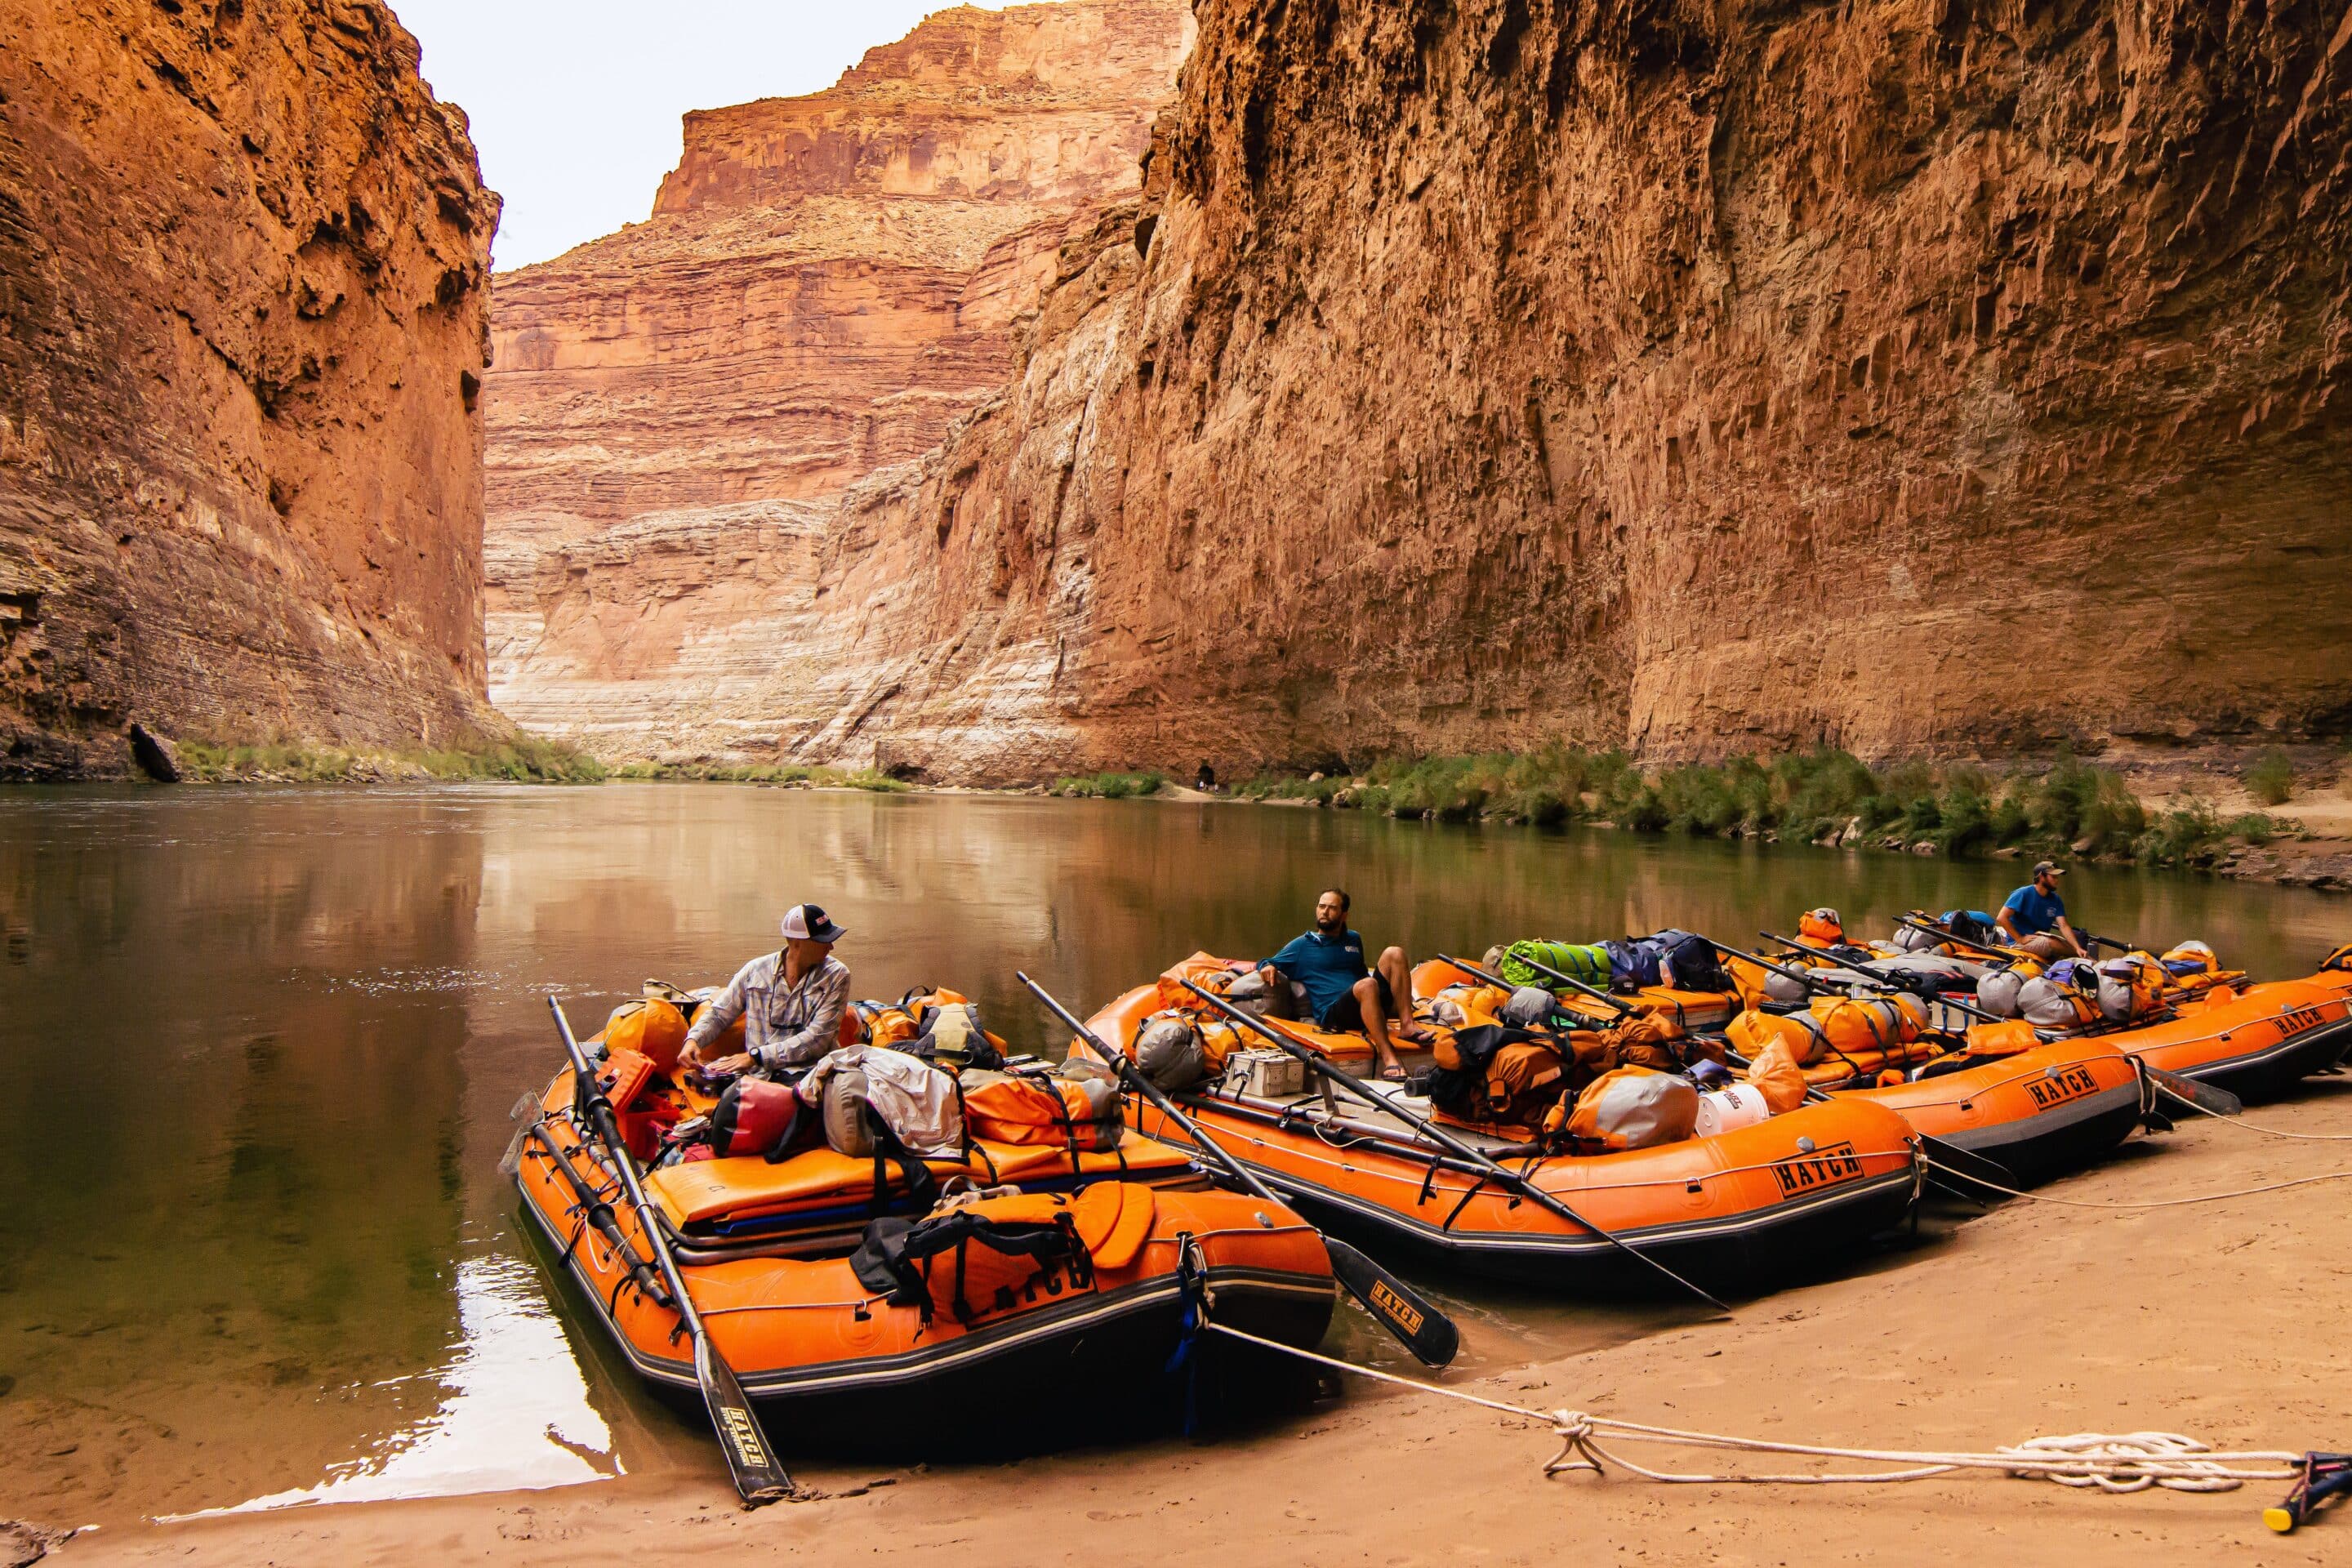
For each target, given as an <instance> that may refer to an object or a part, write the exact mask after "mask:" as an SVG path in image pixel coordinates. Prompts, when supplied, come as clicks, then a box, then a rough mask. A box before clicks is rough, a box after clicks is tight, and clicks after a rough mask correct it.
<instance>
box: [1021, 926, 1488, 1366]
mask: <svg viewBox="0 0 2352 1568" xmlns="http://www.w3.org/2000/svg"><path fill="white" fill-rule="evenodd" d="M1013 974H1014V978H1016V979H1018V980H1019V981H1020V982H1021V984H1024V985H1025V986H1027V987H1028V988H1029V994H1031V995H1033V996H1034V997H1036V998H1037V1000H1038V1001H1040V1002H1042V1003H1044V1004H1045V1010H1046V1011H1047V1012H1049V1013H1051V1014H1053V1015H1054V1016H1055V1017H1056V1018H1059V1019H1060V1020H1061V1021H1062V1023H1063V1024H1064V1026H1066V1027H1067V1028H1068V1029H1069V1030H1070V1031H1071V1032H1072V1033H1073V1034H1075V1035H1076V1036H1077V1037H1078V1038H1080V1039H1082V1040H1084V1041H1085V1042H1086V1043H1087V1045H1088V1046H1089V1047H1092V1048H1093V1050H1094V1053H1095V1055H1097V1056H1098V1057H1100V1058H1102V1060H1103V1065H1104V1066H1106V1067H1108V1068H1110V1069H1111V1070H1112V1071H1113V1072H1115V1073H1117V1074H1118V1079H1119V1081H1120V1082H1121V1083H1123V1084H1125V1085H1126V1086H1127V1087H1128V1088H1129V1089H1133V1090H1134V1091H1135V1092H1136V1093H1138V1094H1139V1095H1141V1096H1142V1097H1143V1098H1144V1099H1146V1100H1150V1101H1151V1103H1152V1104H1153V1105H1155V1106H1157V1107H1158V1108H1159V1110H1160V1115H1162V1116H1165V1117H1166V1118H1168V1120H1169V1121H1173V1122H1174V1123H1175V1124H1176V1125H1177V1126H1179V1127H1181V1128H1182V1129H1183V1130H1184V1136H1185V1137H1187V1138H1189V1139H1191V1140H1192V1146H1193V1147H1194V1148H1196V1149H1199V1150H1200V1151H1201V1152H1202V1153H1205V1154H1207V1155H1208V1156H1209V1157H1210V1158H1211V1159H1213V1160H1214V1161H1216V1163H1218V1164H1219V1165H1222V1166H1223V1167H1224V1171H1225V1173H1226V1174H1227V1175H1229V1176H1231V1177H1232V1178H1233V1179H1234V1181H1236V1182H1238V1183H1240V1184H1242V1185H1243V1186H1244V1187H1246V1188H1248V1189H1249V1190H1250V1191H1251V1192H1252V1193H1254V1194H1256V1195H1257V1196H1258V1197H1260V1198H1263V1199H1264V1200H1265V1201H1266V1202H1267V1203H1270V1204H1279V1203H1281V1202H1282V1200H1281V1199H1280V1198H1279V1197H1276V1195H1275V1194H1274V1191H1273V1189H1271V1188H1269V1187H1268V1186H1267V1185H1266V1184H1265V1183H1264V1182H1262V1181H1260V1180H1259V1179H1258V1178H1257V1176H1256V1174H1255V1173H1253V1172H1252V1171H1251V1170H1250V1169H1249V1167H1247V1166H1246V1165H1244V1164H1243V1163H1241V1162H1240V1161H1238V1160H1236V1159H1234V1157H1233V1156H1232V1155H1231V1154H1228V1153H1226V1152H1225V1151H1224V1149H1223V1146H1222V1145H1220V1144H1219V1143H1218V1142H1217V1141H1216V1140H1215V1139H1213V1138H1212V1137H1210V1136H1209V1135H1208V1133H1206V1132H1205V1131H1202V1129H1201V1126H1200V1124H1199V1123H1198V1122H1196V1121H1193V1120H1192V1118H1191V1117H1189V1116H1187V1115H1185V1114H1184V1113H1183V1112H1182V1111H1181V1110H1178V1109H1177V1108H1176V1102H1175V1101H1174V1100H1171V1099H1169V1098H1168V1096H1167V1094H1166V1092H1165V1091H1163V1090H1162V1089H1160V1086H1159V1085H1158V1084H1156V1083H1154V1082H1152V1081H1151V1080H1150V1079H1149V1078H1147V1077H1145V1076H1144V1074H1143V1071H1142V1069H1141V1068H1138V1067H1137V1066H1136V1065H1135V1064H1134V1063H1133V1062H1131V1061H1129V1060H1128V1058H1127V1053H1126V1052H1125V1051H1122V1050H1118V1049H1115V1048H1114V1047H1111V1046H1109V1045H1108V1044H1106V1043H1105V1042H1104V1041H1103V1038H1102V1037H1100V1036H1099V1035H1097V1034H1096V1033H1095V1032H1094V1031H1093V1030H1092V1029H1089V1028H1087V1026H1085V1025H1084V1024H1082V1023H1080V1022H1078V1019H1077V1016H1076V1015H1075V1014H1073V1013H1072V1012H1071V1011H1070V1010H1069V1009H1068V1008H1067V1007H1065V1006H1063V1005H1061V1003H1059V1002H1057V1001H1055V999H1054V996H1053V995H1052V994H1051V993H1049V992H1048V991H1047V990H1046V989H1045V987H1044V986H1042V985H1040V984H1037V983H1036V982H1035V981H1034V980H1032V979H1030V978H1029V977H1028V976H1027V975H1026V974H1024V973H1020V972H1019V971H1018V970H1015V971H1014V972H1013ZM1323 1250H1324V1251H1326V1252H1328V1253H1329V1254H1330V1256H1331V1273H1332V1276H1333V1278H1335V1279H1338V1280H1339V1283H1340V1285H1341V1286H1342V1287H1343V1288H1345V1289H1346V1290H1347V1292H1348V1294H1349V1295H1350V1296H1353V1297H1354V1298H1355V1299H1356V1300H1358V1301H1359V1302H1360V1303H1361V1304H1362V1306H1363V1309H1364V1310H1365V1311H1367V1312H1370V1314H1371V1315H1372V1320H1373V1321H1375V1322H1377V1323H1379V1324H1380V1325H1381V1327H1382V1328H1384V1329H1386V1330H1387V1331H1389V1332H1390V1333H1391V1334H1393V1335H1394V1336H1396V1341H1397V1342H1398V1343H1399V1344H1401V1345H1402V1346H1404V1348H1405V1349H1407V1350H1409V1351H1411V1352H1412V1353H1413V1356H1414V1358H1415V1359H1416V1360H1418V1361H1419V1362H1420V1363H1422V1364H1423V1366H1444V1365H1446V1364H1448V1363H1451V1362H1452V1361H1453V1360H1454V1352H1455V1351H1457V1350H1459V1349H1460V1348H1461V1346H1462V1334H1461V1331H1459V1330H1458V1329H1456V1328H1455V1327H1454V1320H1453V1319H1451V1318H1449V1317H1447V1316H1446V1315H1445V1314H1444V1312H1441V1311H1439V1310H1437V1306H1436V1304H1435V1303H1434V1302H1433V1301H1431V1300H1428V1299H1427V1298H1426V1297H1424V1296H1423V1295H1422V1294H1421V1292H1419V1291H1418V1290H1415V1289H1413V1288H1412V1286H1410V1285H1408V1284H1406V1283H1405V1282H1404V1281H1403V1280H1402V1279H1398V1278H1397V1277H1396V1276H1395V1275H1393V1274H1391V1273H1390V1272H1389V1271H1388V1270H1387V1269H1385V1268H1381V1266H1380V1265H1379V1264H1377V1263H1375V1262H1373V1261H1372V1260H1371V1259H1370V1258H1367V1257H1365V1256H1364V1255H1363V1254H1362V1253H1360V1252H1359V1251H1357V1250H1356V1249H1355V1248H1354V1247H1350V1246H1349V1245H1348V1244H1347V1243H1346V1242H1344V1241H1341V1240H1339V1238H1338V1237H1332V1236H1326V1237H1324V1238H1323Z"/></svg>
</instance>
